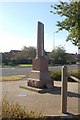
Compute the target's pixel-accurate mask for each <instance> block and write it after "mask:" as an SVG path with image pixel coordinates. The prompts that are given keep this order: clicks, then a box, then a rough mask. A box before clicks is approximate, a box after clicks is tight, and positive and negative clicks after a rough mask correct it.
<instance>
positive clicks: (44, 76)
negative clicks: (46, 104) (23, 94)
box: [27, 70, 54, 88]
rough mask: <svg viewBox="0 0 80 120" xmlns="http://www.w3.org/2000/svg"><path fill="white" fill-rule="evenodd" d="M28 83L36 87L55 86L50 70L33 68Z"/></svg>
mask: <svg viewBox="0 0 80 120" xmlns="http://www.w3.org/2000/svg"><path fill="white" fill-rule="evenodd" d="M27 85H28V86H31V87H36V88H45V87H46V88H52V87H53V86H54V82H53V80H52V79H51V78H50V77H49V73H48V72H41V71H35V70H32V71H31V75H30V78H28V80H27Z"/></svg>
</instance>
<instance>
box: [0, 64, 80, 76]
mask: <svg viewBox="0 0 80 120" xmlns="http://www.w3.org/2000/svg"><path fill="white" fill-rule="evenodd" d="M61 67H62V66H53V67H49V70H56V69H61ZM67 67H68V69H69V70H72V69H78V68H79V65H68V66H67ZM31 69H32V68H31V67H26V68H16V67H11V68H0V76H10V75H20V74H22V75H27V76H29V74H30V71H31Z"/></svg>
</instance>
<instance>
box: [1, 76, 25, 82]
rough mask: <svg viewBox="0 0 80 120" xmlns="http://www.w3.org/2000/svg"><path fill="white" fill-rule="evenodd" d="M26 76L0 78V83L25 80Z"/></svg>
mask: <svg viewBox="0 0 80 120" xmlns="http://www.w3.org/2000/svg"><path fill="white" fill-rule="evenodd" d="M25 77H26V75H14V76H2V77H0V82H1V81H17V80H21V79H23V78H25Z"/></svg>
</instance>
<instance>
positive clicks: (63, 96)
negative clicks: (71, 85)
mask: <svg viewBox="0 0 80 120" xmlns="http://www.w3.org/2000/svg"><path fill="white" fill-rule="evenodd" d="M67 79H68V74H67V67H66V66H65V65H64V66H63V67H62V75H61V80H62V88H61V112H62V113H67Z"/></svg>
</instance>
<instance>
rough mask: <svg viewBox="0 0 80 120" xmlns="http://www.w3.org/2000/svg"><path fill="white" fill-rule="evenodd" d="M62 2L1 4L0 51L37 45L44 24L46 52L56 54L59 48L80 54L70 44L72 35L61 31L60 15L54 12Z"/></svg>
mask: <svg viewBox="0 0 80 120" xmlns="http://www.w3.org/2000/svg"><path fill="white" fill-rule="evenodd" d="M55 3H58V2H3V3H0V52H9V51H10V50H21V49H22V48H23V47H24V46H26V47H29V46H33V47H36V46H37V23H38V21H40V22H42V23H43V24H44V49H45V50H46V51H52V50H53V49H55V48H56V47H58V46H62V47H64V49H65V50H66V52H68V53H76V52H78V49H77V47H75V46H74V45H73V44H72V43H71V42H70V41H69V42H66V38H67V35H68V32H66V31H61V32H59V33H56V31H57V30H58V28H57V26H56V22H57V20H62V18H60V17H59V16H58V15H54V14H52V13H50V11H51V10H52V8H51V5H54V4H55Z"/></svg>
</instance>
